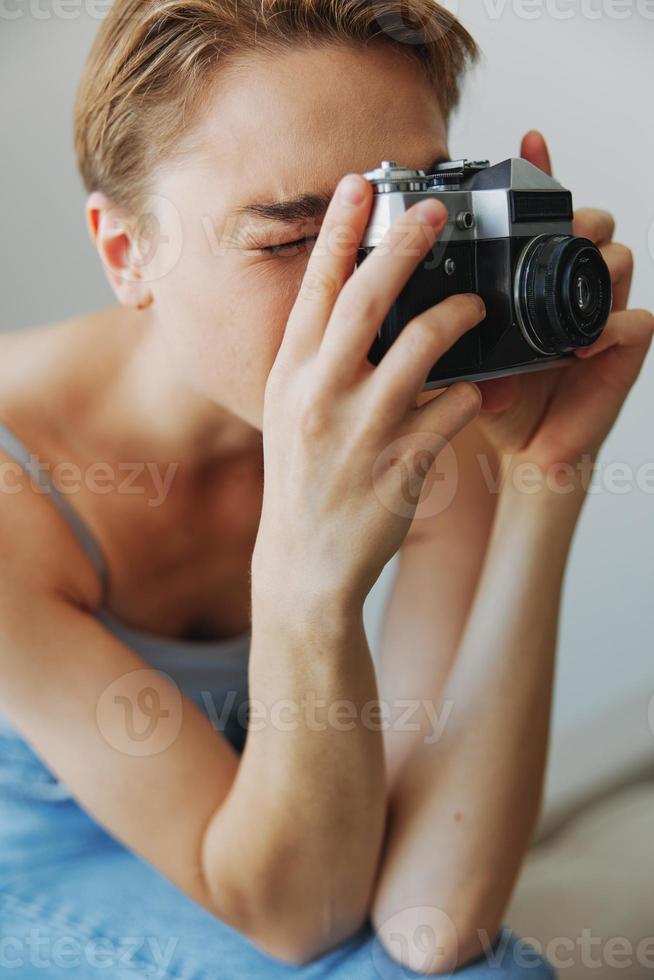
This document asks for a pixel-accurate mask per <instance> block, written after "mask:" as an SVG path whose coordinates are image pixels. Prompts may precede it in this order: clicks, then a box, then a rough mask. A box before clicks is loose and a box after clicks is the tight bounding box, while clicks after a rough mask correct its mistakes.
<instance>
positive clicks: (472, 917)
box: [372, 905, 502, 977]
mask: <svg viewBox="0 0 654 980" xmlns="http://www.w3.org/2000/svg"><path fill="white" fill-rule="evenodd" d="M372 923H373V927H374V929H375V932H376V934H377V939H378V941H379V942H380V944H381V946H382V947H383V949H384V951H385V952H386V954H387V955H388V956H389V958H390V959H391V960H393V962H394V963H396V964H397V965H399V966H400V967H402V969H403V970H412V971H413V972H414V973H420V974H427V975H429V976H448V977H449V976H450V975H451V974H452V973H453V972H454V971H455V970H458V969H461V968H462V967H464V966H466V965H467V964H470V963H472V962H473V961H474V960H477V959H479V958H480V957H482V956H484V955H488V954H489V952H490V950H491V949H492V947H493V944H494V942H495V939H496V937H497V935H498V934H499V932H500V930H501V926H502V918H501V916H499V917H497V918H495V917H493V918H492V919H491V918H490V917H489V916H485V917H483V918H482V917H481V916H479V915H476V914H474V912H473V910H472V909H466V908H465V907H459V908H458V909H457V911H456V912H455V911H454V909H453V907H449V908H448V910H447V911H446V910H445V908H439V907H436V906H425V905H419V906H414V907H413V908H406V907H404V908H403V907H402V906H400V907H399V908H395V909H393V908H389V907H388V906H386V907H384V908H383V909H382V908H380V907H373V912H372Z"/></svg>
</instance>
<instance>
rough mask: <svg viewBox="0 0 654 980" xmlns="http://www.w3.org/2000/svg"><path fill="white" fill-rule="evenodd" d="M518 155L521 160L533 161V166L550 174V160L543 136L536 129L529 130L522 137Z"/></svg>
mask: <svg viewBox="0 0 654 980" xmlns="http://www.w3.org/2000/svg"><path fill="white" fill-rule="evenodd" d="M520 156H521V157H522V159H523V160H527V161H528V162H529V163H533V165H534V166H535V167H538V168H539V169H540V170H543V171H544V172H545V173H546V174H548V175H549V176H550V177H551V176H552V161H551V160H550V152H549V150H548V148H547V143H546V142H545V137H544V136H543V134H542V133H539V132H538V130H537V129H532V130H530V131H529V132H528V133H527V134H526V135H525V136H524V137H523V139H522V144H521V146H520Z"/></svg>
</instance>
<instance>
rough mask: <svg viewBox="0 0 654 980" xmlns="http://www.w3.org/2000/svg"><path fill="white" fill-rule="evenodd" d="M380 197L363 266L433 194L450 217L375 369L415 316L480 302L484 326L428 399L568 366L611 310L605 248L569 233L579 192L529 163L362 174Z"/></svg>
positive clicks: (450, 357) (445, 364)
mask: <svg viewBox="0 0 654 980" xmlns="http://www.w3.org/2000/svg"><path fill="white" fill-rule="evenodd" d="M363 176H364V177H366V179H367V180H369V181H370V182H371V183H372V185H373V191H374V200H373V207H372V211H371V215H370V220H369V222H368V226H367V228H366V230H365V233H364V236H363V239H362V241H361V245H360V248H359V251H358V255H357V264H358V265H360V264H361V263H362V262H364V261H365V260H366V258H367V257H368V255H369V254H370V252H371V251H372V250H373V249H374V248H375V247H376V246H377V245H378V244H379V243H380V242H381V240H382V239H383V237H384V235H385V234H386V232H387V231H388V229H389V228H390V226H391V225H392V224H393V223H394V222H395V220H396V219H397V218H398V217H399V216H400V215H401V214H402V212H404V211H406V210H407V209H408V208H410V207H412V206H413V205H414V204H416V203H417V202H418V201H420V200H422V199H424V198H429V197H436V198H438V199H439V200H440V201H442V203H443V204H444V205H445V206H446V207H447V209H448V213H449V217H448V221H447V224H446V226H445V228H444V229H443V232H442V233H441V235H440V236H439V239H438V241H437V242H436V244H435V245H434V247H433V248H432V250H431V251H430V253H429V254H428V255H427V257H426V258H425V259H424V260H423V261H422V263H421V264H420V265H419V266H417V267H416V269H415V271H414V273H413V274H412V276H411V278H410V279H409V281H408V282H407V284H406V286H405V287H404V289H403V290H402V292H401V293H400V295H399V296H398V298H397V300H396V302H395V303H394V304H393V306H392V308H391V310H390V311H389V313H388V315H387V317H386V319H385V320H384V323H383V324H382V326H381V328H380V330H379V332H378V334H377V337H376V338H375V341H374V342H373V345H372V347H371V348H370V351H369V353H368V360H369V361H371V362H372V363H373V364H378V363H379V361H380V360H381V359H382V357H383V356H384V354H385V353H386V351H387V350H388V349H389V347H390V346H391V345H392V343H393V341H394V340H395V339H396V338H397V336H398V335H399V333H400V332H401V331H402V330H403V329H404V327H405V326H406V325H407V323H409V321H410V320H412V319H413V318H414V317H416V316H418V315H419V314H420V313H422V312H424V311H425V310H426V309H428V308H429V307H431V306H434V305H435V304H436V303H439V302H440V301H441V300H443V299H445V298H446V297H447V296H451V295H453V294H456V293H478V294H479V295H480V296H481V297H482V299H483V300H484V302H485V304H486V317H485V319H484V320H483V321H482V322H481V323H480V324H479V325H478V326H476V327H474V328H473V329H472V330H470V331H468V332H467V333H466V334H464V335H463V337H461V338H460V339H459V340H458V341H457V342H456V343H455V344H454V346H453V347H452V348H451V349H450V350H449V351H447V352H446V353H445V354H444V355H443V357H441V358H440V360H439V361H438V363H437V364H435V365H434V367H433V368H432V370H431V372H430V373H429V375H428V377H427V381H426V384H425V385H424V387H423V390H424V391H426V390H429V389H432V388H442V387H445V386H447V385H449V384H452V383H453V382H454V381H459V380H468V381H479V380H483V379H486V378H494V377H501V376H503V375H508V374H520V373H524V372H527V371H536V370H542V369H544V368H549V367H553V366H561V365H563V364H565V363H566V362H569V360H570V359H571V358H572V357H573V352H574V350H575V349H576V348H579V347H587V346H589V345H590V344H592V343H594V342H595V341H596V340H597V338H598V337H599V336H600V334H601V333H602V330H603V329H604V327H605V326H606V322H607V320H608V317H609V314H610V312H611V305H612V291H611V277H610V274H609V270H608V267H607V265H606V263H605V262H604V259H603V257H602V254H601V252H600V251H599V249H598V248H597V247H596V246H595V245H594V244H593V243H592V242H591V241H589V240H588V239H586V238H575V237H574V236H573V235H572V218H573V210H572V195H571V193H570V191H568V190H566V189H565V188H564V187H562V186H561V184H559V183H558V182H557V181H556V180H554V179H553V178H552V177H549V176H547V174H545V173H543V171H541V170H539V169H538V168H537V167H534V166H533V165H532V164H530V163H528V162H527V161H526V160H521V159H510V160H505V161H504V162H503V163H499V164H497V165H496V166H492V167H491V166H490V164H489V163H488V161H475V162H473V161H468V160H454V161H448V162H446V163H443V164H440V165H439V166H438V167H437V168H436V170H434V171H433V172H430V173H426V172H424V171H421V170H410V169H407V168H405V167H400V166H398V165H397V164H396V163H395V162H393V161H385V162H383V163H382V164H381V166H380V167H379V168H378V169H377V170H373V171H369V172H368V173H365V174H364V175H363Z"/></svg>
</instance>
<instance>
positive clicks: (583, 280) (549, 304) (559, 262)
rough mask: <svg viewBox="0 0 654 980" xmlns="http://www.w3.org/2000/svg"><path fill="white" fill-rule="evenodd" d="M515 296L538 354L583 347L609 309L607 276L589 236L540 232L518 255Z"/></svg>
mask: <svg viewBox="0 0 654 980" xmlns="http://www.w3.org/2000/svg"><path fill="white" fill-rule="evenodd" d="M514 299H515V310H516V317H517V320H518V324H519V326H520V328H521V330H522V332H523V334H524V337H525V339H526V340H527V342H528V343H529V344H530V345H531V346H532V347H533V348H534V349H535V350H536V351H538V353H540V354H545V355H556V354H561V353H564V352H566V351H571V350H574V349H575V348H577V347H588V346H589V345H590V344H593V343H594V342H595V341H596V340H597V338H598V337H599V336H600V334H601V333H602V330H603V329H604V327H605V326H606V321H607V320H608V318H609V314H610V312H611V304H612V290H611V275H610V273H609V269H608V266H607V264H606V262H605V261H604V258H603V256H602V253H601V252H600V250H599V249H598V248H597V246H596V245H594V244H593V242H591V241H590V240H589V239H588V238H575V237H573V236H572V235H539V236H538V237H537V238H534V239H532V241H530V242H529V244H528V245H527V246H526V247H525V249H524V251H523V253H522V255H521V256H520V259H519V260H518V265H517V267H516V274H515V295H514Z"/></svg>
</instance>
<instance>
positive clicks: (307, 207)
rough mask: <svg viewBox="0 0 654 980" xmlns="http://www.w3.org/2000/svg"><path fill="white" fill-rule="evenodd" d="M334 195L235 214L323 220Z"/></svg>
mask: <svg viewBox="0 0 654 980" xmlns="http://www.w3.org/2000/svg"><path fill="white" fill-rule="evenodd" d="M449 159H450V158H449V157H448V156H447V155H446V154H443V153H441V154H440V155H439V156H437V157H436V159H435V160H433V161H432V162H431V163H430V164H428V165H427V167H425V168H424V169H425V171H426V172H427V173H430V172H431V171H432V170H433V169H435V168H436V167H437V166H438V164H440V163H445V162H446V161H448V160H449ZM334 190H335V188H334ZM333 194H334V192H333V191H332V193H331V194H328V193H325V192H313V193H307V194H302V195H301V196H300V197H295V198H290V199H289V200H285V201H269V202H268V201H266V202H260V203H256V204H247V205H245V206H244V207H240V208H236V211H235V212H234V213H235V214H250V215H253V216H254V217H256V218H263V219H265V220H268V221H280V222H282V223H285V224H292V223H293V222H297V221H307V220H311V219H316V218H322V217H323V216H324V214H325V212H326V210H327V208H328V207H329V203H330V201H331V199H332V197H333Z"/></svg>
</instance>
